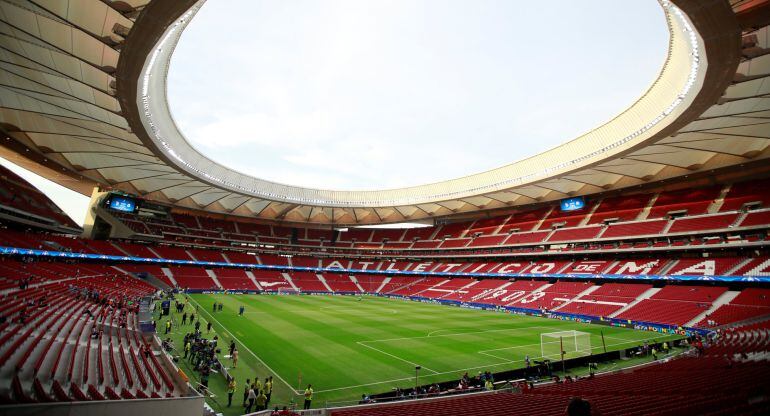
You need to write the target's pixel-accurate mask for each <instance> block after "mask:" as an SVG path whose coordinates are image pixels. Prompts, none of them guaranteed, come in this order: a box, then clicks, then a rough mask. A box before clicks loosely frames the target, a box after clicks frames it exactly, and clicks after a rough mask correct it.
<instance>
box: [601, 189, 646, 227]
mask: <svg viewBox="0 0 770 416" xmlns="http://www.w3.org/2000/svg"><path fill="white" fill-rule="evenodd" d="M650 198H651V195H648V194H644V195H629V196H618V197H612V198H605V199H603V200H602V201H601V202H600V203H599V207H598V208H597V209H596V210H595V211H594V213H593V214H591V218H590V219H589V220H588V224H601V223H603V222H604V221H605V220H609V219H615V220H617V221H633V220H635V219H636V217H638V216H639V214H640V213H641V212H642V209H644V207H645V205H647V202H649V200H650Z"/></svg>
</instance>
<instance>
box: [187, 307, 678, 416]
mask: <svg viewBox="0 0 770 416" xmlns="http://www.w3.org/2000/svg"><path fill="white" fill-rule="evenodd" d="M191 296H192V297H195V298H196V299H199V300H201V301H202V302H196V304H198V305H202V304H205V303H208V304H209V307H210V306H211V303H212V302H214V301H217V302H224V303H225V305H226V308H225V313H221V312H219V313H216V314H213V315H215V317H213V318H211V319H212V320H213V321H216V323H217V326H218V327H219V326H221V327H223V328H224V329H223V331H222V332H220V334H222V335H224V334H230V335H231V336H233V338H234V339H235V340H236V341H237V342H239V343H240V344H241V345H243V346H244V347H246V348H247V349H248V350H249V354H244V355H241V359H242V360H244V361H245V363H244V364H247V365H248V363H250V362H253V363H255V364H258V362H259V363H261V364H260V365H259V367H260V369H259V373H263V372H265V371H270V372H272V373H273V375H274V377H275V376H278V377H276V378H279V380H280V381H278V380H276V383H280V382H281V381H282V382H283V384H281V389H282V390H283V385H284V384H285V385H286V386H288V387H289V389H288V390H286V391H285V393H284V396H283V397H289V395H290V394H294V395H296V392H297V390H295V389H293V388H291V386H290V385H289V384H288V382H287V381H286V380H290V379H291V378H292V377H290V375H291V376H293V375H294V374H296V375H297V376H299V373H300V372H301V377H302V380H303V381H304V383H305V384H306V383H308V382H312V384H313V386H314V388H315V391H316V393H317V395H318V396H317V399H316V400H317V401H318V402H321V403H322V402H324V401H336V400H355V399H358V398H360V395H361V394H362V393H378V392H384V391H388V390H389V389H390V388H393V387H401V388H405V387H409V386H411V385H412V384H413V381H414V377H415V371H414V366H415V365H416V364H419V365H421V366H422V367H423V368H424V369H425V370H424V372H421V374H420V382H421V383H423V384H425V383H432V382H442V381H449V380H454V379H457V378H459V377H460V376H461V375H462V373H463V372H464V371H473V370H492V371H495V372H497V371H505V370H510V369H513V368H519V367H522V366H523V365H522V363H523V358H524V356H525V355H527V354H528V355H530V357H539V356H540V355H541V351H540V344H539V340H540V334H541V333H546V332H555V331H564V330H579V331H582V332H587V333H589V334H590V337H591V345H592V350H593V351H594V352H599V351H601V350H602V342H601V334H604V336H605V338H606V340H607V342H610V344H607V345H606V346H607V349H608V351H609V350H616V349H619V347H618V346H619V345H631V346H633V344H635V343H638V344H641V343H642V342H643V341H644V340H646V339H656V340H661V341H662V340H663V339H665V338H666V336H665V335H663V334H657V333H655V334H652V335H654V338H650V336H651V333H650V332H644V331H637V330H632V329H624V328H617V327H609V326H599V325H588V324H583V323H577V322H571V321H560V320H555V319H545V318H538V317H528V316H520V315H514V314H508V313H501V312H499V311H483V310H472V309H464V308H455V307H449V306H445V305H437V304H432V303H421V302H412V301H403V300H397V299H389V298H381V297H370V296H364V298H363V300H362V301H358V300H357V298H355V297H350V296H307V295H299V296H288V295H287V296H276V295H191ZM241 305H243V306H245V307H246V314H245V315H246V316H245V317H239V316H237V309H238V308H239V306H241ZM204 310H205V309H204ZM209 310H210V309H209ZM204 316H207V317H212V314H211V313H208V312H207V313H205V314H204ZM220 336H221V335H220ZM236 337H237V338H236ZM255 351H258V352H259V356H257V355H256V353H255ZM496 351H497V352H496ZM481 352H487V354H483V353H481ZM252 356H253V358H252ZM644 360H645V359H644V358H632V359H631V360H629V361H623V362H622V363H620V364H619V365H620V366H621V367H623V366H627V365H628V364H629V363H633V362H641V361H644ZM267 363H269V367H268V366H267V365H268V364H267ZM239 364H240V363H239ZM458 367H461V368H458ZM238 368H239V369H240V368H241V366H240V365H239V366H238ZM255 368H256V367H255ZM575 371H582V370H575ZM242 377H243V376H242ZM298 378H299V377H298ZM295 384H297V385H299V383H295ZM303 385H304V384H303ZM287 400H288V399H287ZM226 415H227V416H231V414H230V413H229V412H226Z"/></svg>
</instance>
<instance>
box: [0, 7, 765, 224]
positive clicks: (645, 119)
mask: <svg viewBox="0 0 770 416" xmlns="http://www.w3.org/2000/svg"><path fill="white" fill-rule="evenodd" d="M202 3H203V1H202V0H201V1H197V2H195V1H191V0H178V1H173V2H162V1H153V2H148V1H144V0H129V1H108V0H105V1H98V0H69V1H43V0H8V1H3V2H0V22H2V26H3V30H2V32H1V33H0V38H1V39H2V40H1V41H0V65H2V68H3V71H2V72H1V73H0V87H1V88H0V128H2V130H3V132H4V133H5V134H6V136H7V138H6V140H4V141H3V142H4V145H5V149H4V152H3V155H4V156H6V157H9V158H11V159H13V160H14V161H15V162H16V163H19V164H22V165H26V166H28V167H29V166H31V165H32V166H33V168H34V170H35V171H37V172H39V173H40V174H42V175H43V176H46V177H48V178H49V179H52V180H55V181H57V182H59V183H61V184H63V185H65V186H68V187H70V188H72V189H75V190H78V191H79V192H82V193H84V194H89V193H90V192H91V189H92V187H94V186H99V187H101V188H103V189H119V190H122V191H126V192H129V193H134V194H137V195H140V196H142V197H144V198H146V199H149V200H154V201H158V202H163V203H168V204H171V205H175V206H180V207H185V208H192V209H203V210H207V211H211V212H218V213H227V214H234V215H241V216H246V217H253V218H261V219H267V220H277V221H289V222H297V223H316V224H331V223H334V224H346V225H351V224H376V223H385V222H404V221H416V220H424V219H429V218H435V217H439V216H446V215H452V214H459V213H469V212H475V211H480V210H489V209H495V208H504V207H514V206H518V205H524V204H531V203H534V202H541V201H549V200H557V199H561V198H564V197H568V196H573V195H587V194H593V193H597V192H604V191H607V190H615V189H623V188H627V187H630V186H635V185H639V184H643V183H651V182H655V181H659V180H663V179H669V178H677V177H684V176H686V175H690V174H694V173H697V172H703V171H710V170H713V169H716V168H722V167H727V166H735V165H741V164H745V163H748V162H753V161H759V160H764V159H766V158H767V157H768V156H770V150H769V149H768V139H770V128H768V117H769V116H770V97H769V96H768V94H769V93H770V80H769V79H768V77H770V55H768V54H767V51H768V49H769V48H770V33H768V27H767V26H766V25H767V23H768V22H766V21H764V22H763V21H761V20H760V21H759V24H757V25H758V26H761V27H759V28H758V30H756V31H754V32H753V33H750V34H749V35H747V36H744V37H743V40H742V37H741V29H742V28H741V25H740V24H739V21H738V19H737V18H736V13H741V12H745V11H746V10H748V11H750V12H755V11H756V8H757V7H760V8H761V9H764V10H765V11H766V10H767V9H768V7H767V2H765V1H759V2H756V1H755V2H745V1H736V2H733V4H732V5H730V4H728V3H726V2H722V1H705V2H704V1H700V0H675V1H671V2H669V1H665V0H664V1H661V5H662V6H663V8H664V10H665V11H666V19H667V22H668V25H669V31H670V34H671V37H670V47H669V51H668V56H667V59H666V62H665V65H664V66H663V68H662V70H661V72H660V74H659V76H658V78H657V80H656V81H655V82H654V83H653V85H652V86H651V87H650V88H649V89H648V91H646V93H645V94H644V95H643V96H642V97H641V98H640V99H639V100H638V101H636V102H635V103H633V104H632V105H631V106H630V107H629V108H627V109H626V110H625V111H624V112H622V113H621V114H620V115H618V116H617V117H615V118H614V119H613V120H611V121H610V122H608V123H606V124H604V125H602V126H599V127H597V128H595V129H594V130H592V131H591V132H589V133H587V134H585V135H583V136H581V137H578V138H575V139H572V140H571V141H568V142H566V143H564V144H563V145H561V146H559V147H556V148H554V149H551V150H549V151H546V152H543V153H541V154H538V155H535V156H532V157H530V158H528V159H525V160H521V161H518V162H516V163H512V164H509V165H506V166H503V167H500V168H497V169H493V170H490V171H487V172H482V173H479V174H475V175H469V176H466V177H462V178H455V179H450V180H447V181H443V182H439V183H434V184H427V185H423V186H416V187H409V188H402V189H390V190H380V191H337V190H320V189H309V188H302V187H297V186H289V185H284V184H280V183H275V182H269V181H266V180H261V179H259V178H253V177H250V176H247V175H244V174H241V173H239V172H236V171H234V170H231V169H229V168H228V167H226V166H222V165H219V164H217V163H215V162H213V161H211V160H209V159H208V158H206V157H205V156H203V155H202V154H200V153H198V152H197V151H196V150H195V149H194V148H193V147H192V146H190V144H189V143H188V142H187V140H185V138H184V137H183V136H182V134H181V133H180V132H179V130H178V129H177V127H176V125H175V123H174V121H173V119H172V117H171V113H170V111H169V108H168V103H167V100H166V94H165V91H166V72H167V69H168V64H169V60H170V58H171V55H172V53H173V50H174V45H175V44H176V42H177V41H178V39H179V36H180V35H181V33H182V31H183V30H184V27H185V25H186V24H187V23H189V21H190V19H192V17H193V16H194V14H195V12H196V11H197V10H198V9H199V8H200V6H201V5H202ZM757 3H758V4H759V6H757V5H756V4H757ZM756 15H757V14H756V13H754V14H752V15H751V16H756ZM759 15H760V16H761V15H762V13H759ZM765 15H767V14H765ZM754 24H756V22H754ZM743 26H746V24H744V25H743ZM744 29H745V27H744ZM565 76H568V75H565ZM554 117H556V115H554ZM565 139H567V138H565ZM19 155H23V157H19ZM27 159H28V160H27ZM73 179H74V180H73Z"/></svg>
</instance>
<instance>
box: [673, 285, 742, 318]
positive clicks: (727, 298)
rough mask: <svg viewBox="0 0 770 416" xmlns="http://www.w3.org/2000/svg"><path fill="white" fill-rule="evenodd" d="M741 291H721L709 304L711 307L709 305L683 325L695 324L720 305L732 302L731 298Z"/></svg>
mask: <svg viewBox="0 0 770 416" xmlns="http://www.w3.org/2000/svg"><path fill="white" fill-rule="evenodd" d="M740 293H741V292H739V291H737V290H728V291H727V292H725V293H722V294H721V295H720V296H719V297H718V298H716V300H714V302H713V303H712V304H711V307H709V308H708V309H707V310H705V311H703V312H702V313H700V314H699V315H698V316H696V317H695V318H693V319H692V320H690V321H688V322H687V323H686V324H685V326H695V324H697V323H698V322H700V321H702V320H703V318H705V317H706V316H707V315H710V314H712V313H713V312H714V311H715V310H717V309H719V307H720V306H722V305H726V304H728V303H730V302H732V300H733V299H735V298H736V297H738V295H739V294H740Z"/></svg>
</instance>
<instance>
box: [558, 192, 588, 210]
mask: <svg viewBox="0 0 770 416" xmlns="http://www.w3.org/2000/svg"><path fill="white" fill-rule="evenodd" d="M585 206H586V200H585V199H584V198H583V197H582V196H579V197H575V198H567V199H562V200H561V210H562V211H577V210H579V209H583V208H585Z"/></svg>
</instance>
